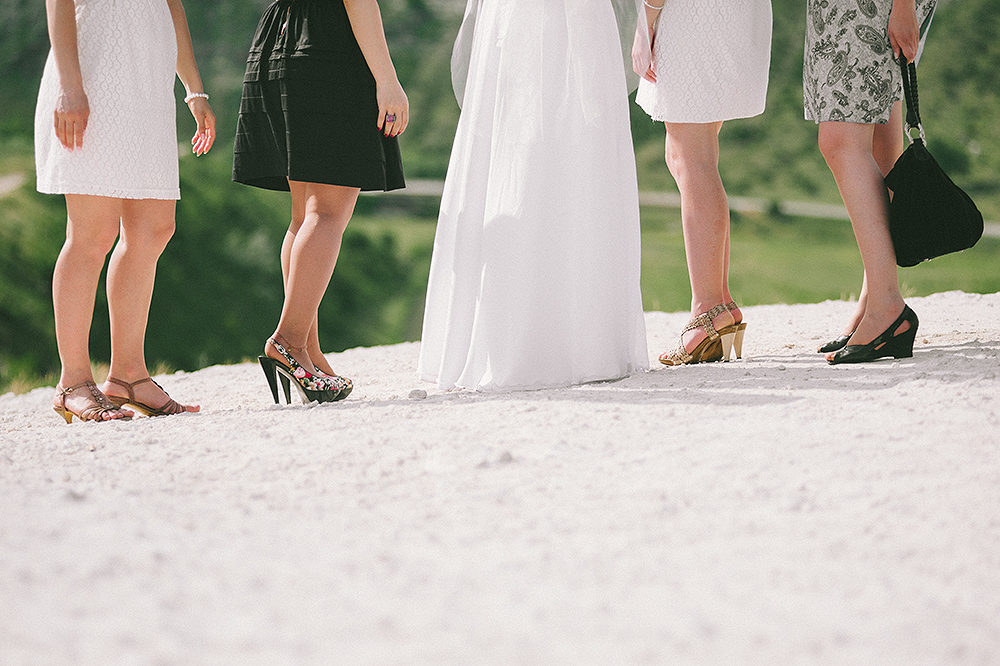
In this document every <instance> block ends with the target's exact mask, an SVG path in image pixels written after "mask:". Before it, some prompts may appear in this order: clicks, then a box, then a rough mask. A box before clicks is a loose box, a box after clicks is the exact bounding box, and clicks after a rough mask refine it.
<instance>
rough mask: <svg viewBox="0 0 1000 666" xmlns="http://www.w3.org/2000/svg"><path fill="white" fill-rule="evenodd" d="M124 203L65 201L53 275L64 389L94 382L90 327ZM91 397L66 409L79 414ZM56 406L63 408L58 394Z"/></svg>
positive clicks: (80, 397) (75, 197)
mask: <svg viewBox="0 0 1000 666" xmlns="http://www.w3.org/2000/svg"><path fill="white" fill-rule="evenodd" d="M121 203H122V202H121V200H120V199H111V198H108V197H96V196H88V195H82V194H67V195H66V242H65V243H64V244H63V247H62V250H61V251H60V252H59V258H58V259H57V260H56V266H55V271H54V272H53V274H52V305H53V308H54V311H55V324H56V344H57V345H58V347H59V361H60V363H61V364H62V370H61V371H60V374H59V387H60V388H70V387H73V386H77V385H78V384H81V383H83V382H87V381H94V375H93V372H92V371H91V369H90V348H89V340H90V325H91V323H92V322H93V318H94V302H95V300H96V297H97V285H98V282H99V281H100V277H101V270H102V269H103V268H104V259H105V257H107V255H108V252H110V251H111V247H112V245H113V244H114V242H115V238H117V237H118V228H119V223H120V219H121V210H122V209H121ZM91 401H92V397H91V396H90V394H89V393H79V394H76V395H74V394H70V395H68V396H67V397H66V406H67V408H69V409H71V410H73V411H76V412H79V411H81V410H82V409H84V408H85V407H86V406H87V404H89V402H91ZM54 403H55V404H59V405H61V404H62V399H61V397H59V395H58V394H57V396H56V399H55V400H54ZM130 414H131V412H129V411H128V410H114V411H112V412H105V414H104V415H103V418H104V419H114V418H122V417H123V416H128V415H130Z"/></svg>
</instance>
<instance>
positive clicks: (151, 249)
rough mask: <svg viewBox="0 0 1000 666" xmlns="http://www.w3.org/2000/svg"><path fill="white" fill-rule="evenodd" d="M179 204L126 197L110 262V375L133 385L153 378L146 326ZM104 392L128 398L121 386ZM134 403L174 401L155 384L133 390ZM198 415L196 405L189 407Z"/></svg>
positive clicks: (153, 404) (110, 386) (107, 387)
mask: <svg viewBox="0 0 1000 666" xmlns="http://www.w3.org/2000/svg"><path fill="white" fill-rule="evenodd" d="M175 207H176V202H175V201H171V200H161V199H126V200H124V201H123V203H122V218H121V237H120V238H119V239H118V244H117V245H115V249H114V252H112V253H111V261H110V263H109V264H108V311H109V313H110V316H111V370H110V372H109V373H108V376H109V377H114V378H115V379H118V380H121V381H124V382H127V383H129V384H131V383H134V382H137V381H139V380H140V379H145V378H146V377H148V376H149V371H148V370H147V369H146V355H145V344H146V323H147V321H148V319H149V303H150V301H151V300H152V298H153V282H154V281H155V279H156V262H157V260H159V258H160V255H161V254H162V253H163V250H164V248H165V247H166V246H167V242H168V241H169V240H170V237H171V236H173V234H174V209H175ZM103 389H104V391H105V393H107V394H108V395H115V396H121V397H128V391H127V390H125V389H124V388H123V387H121V386H117V385H115V384H111V383H107V382H106V383H105V384H104V386H103ZM135 399H136V401H138V402H142V403H144V404H146V405H149V406H151V407H161V406H163V405H165V404H166V403H167V402H168V401H169V400H170V397H169V396H167V395H166V394H165V393H164V392H163V391H162V390H161V389H160V388H159V387H158V386H156V384H153V383H152V382H144V383H142V384H139V385H138V386H136V387H135ZM185 409H186V410H187V411H189V412H197V411H198V409H199V407H198V406H197V405H185Z"/></svg>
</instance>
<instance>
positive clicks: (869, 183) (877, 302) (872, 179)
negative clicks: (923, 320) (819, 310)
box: [819, 122, 906, 358]
mask: <svg viewBox="0 0 1000 666" xmlns="http://www.w3.org/2000/svg"><path fill="white" fill-rule="evenodd" d="M873 141H874V127H873V126H872V125H862V124H858V123H846V122H823V123H820V127H819V145H820V150H821V151H822V153H823V157H824V158H825V159H826V162H827V165H829V167H830V170H831V171H832V172H833V176H834V178H835V179H836V181H837V187H838V188H839V189H840V194H841V196H842V197H843V199H844V204H845V205H846V206H847V212H848V214H849V215H850V217H851V225H852V227H853V228H854V236H855V238H856V239H857V241H858V249H859V250H860V251H861V261H862V263H863V264H864V269H865V280H864V286H865V288H866V289H867V291H866V296H865V299H864V315H863V316H862V318H861V320H860V321H859V322H858V326H857V329H856V330H855V332H854V335H853V336H851V344H855V345H859V344H867V343H869V342H871V341H872V340H874V339H875V337H876V336H878V335H879V334H881V333H882V332H883V331H884V330H885V329H886V328H888V327H889V325H890V324H892V322H893V321H895V319H896V318H897V317H898V316H899V313H900V312H901V311H902V309H903V297H902V296H901V295H900V293H899V279H898V276H897V273H896V254H895V251H894V250H893V247H892V239H891V238H890V237H889V219H888V206H889V195H888V192H887V191H886V189H885V184H884V183H883V181H882V172H881V170H880V168H879V165H878V164H877V163H876V161H875V158H874V156H873V150H874V146H873ZM905 330H906V327H903V328H902V329H901V330H900V331H899V332H900V333H901V332H903V331H905ZM831 357H832V354H830V355H828V356H827V358H831Z"/></svg>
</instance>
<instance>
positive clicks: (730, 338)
mask: <svg viewBox="0 0 1000 666" xmlns="http://www.w3.org/2000/svg"><path fill="white" fill-rule="evenodd" d="M735 341H736V331H731V332H729V333H723V334H722V358H723V359H724V360H726V361H728V360H729V359H730V358H731V357H732V354H733V343H734V342H735Z"/></svg>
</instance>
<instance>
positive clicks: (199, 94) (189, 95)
mask: <svg viewBox="0 0 1000 666" xmlns="http://www.w3.org/2000/svg"><path fill="white" fill-rule="evenodd" d="M195 97H204V98H205V99H208V93H188V94H187V96H186V97H185V98H184V103H185V104H187V103H188V102H190V101H191V100H193V99H194V98H195Z"/></svg>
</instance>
